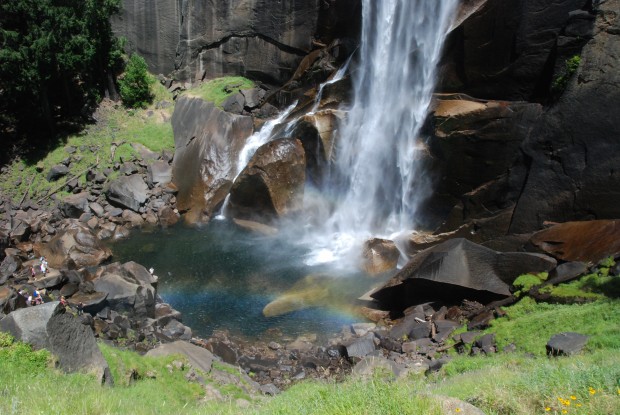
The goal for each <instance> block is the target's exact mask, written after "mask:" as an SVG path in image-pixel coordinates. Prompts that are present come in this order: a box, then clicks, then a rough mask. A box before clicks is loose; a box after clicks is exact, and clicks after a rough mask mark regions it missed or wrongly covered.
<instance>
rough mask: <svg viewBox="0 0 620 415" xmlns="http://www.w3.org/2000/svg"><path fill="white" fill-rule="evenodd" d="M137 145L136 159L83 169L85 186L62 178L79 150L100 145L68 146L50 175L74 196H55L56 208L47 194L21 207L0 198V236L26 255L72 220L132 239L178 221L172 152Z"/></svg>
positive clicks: (56, 235) (107, 235) (106, 235)
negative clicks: (146, 228) (135, 232)
mask: <svg viewBox="0 0 620 415" xmlns="http://www.w3.org/2000/svg"><path fill="white" fill-rule="evenodd" d="M118 145H122V143H120V144H113V151H114V148H115V147H117V146H118ZM132 146H133V147H134V148H135V150H136V152H137V154H138V156H137V157H132V158H131V159H129V160H126V161H124V162H119V163H116V164H115V165H113V166H112V167H111V168H106V169H103V170H99V169H97V168H96V166H92V167H91V168H90V169H88V170H87V171H85V172H84V173H85V177H86V181H85V183H82V184H81V183H80V182H79V181H78V178H77V177H72V178H69V179H63V178H62V177H63V176H62V172H64V171H65V169H66V168H67V166H70V165H71V163H73V162H75V161H77V160H79V159H80V158H81V157H82V156H81V155H80V154H79V153H80V152H90V151H95V152H96V150H97V149H91V148H81V149H79V150H78V149H76V148H74V147H66V148H65V151H66V152H67V153H68V157H67V158H66V159H65V160H64V161H63V163H62V164H60V165H58V166H55V167H52V169H51V170H50V172H49V174H48V178H49V180H52V181H59V182H60V184H61V185H60V186H58V187H57V189H58V190H61V189H62V190H65V191H69V192H71V194H70V195H69V196H65V197H57V195H56V194H51V195H50V196H49V199H51V200H52V206H51V207H50V206H49V200H48V199H47V198H43V199H41V200H38V201H34V200H26V201H25V202H22V203H20V204H18V205H15V204H13V203H11V202H10V201H2V202H0V236H1V239H2V240H3V241H4V243H5V247H6V244H9V243H10V244H11V245H12V246H16V247H17V248H18V249H20V250H21V251H23V252H24V253H26V254H29V253H32V249H33V246H32V244H33V243H35V244H36V243H48V242H51V241H52V239H54V238H57V239H58V238H61V236H59V235H60V234H61V231H62V229H63V228H64V227H66V226H68V224H69V223H71V222H72V219H77V221H78V222H79V223H82V224H84V225H86V226H87V227H88V228H89V229H91V230H92V231H93V232H95V233H96V236H97V238H98V239H101V240H104V239H109V238H114V239H119V238H124V237H127V236H128V234H129V230H130V229H131V228H133V227H139V226H142V225H162V226H170V225H172V224H174V223H176V222H177V220H178V218H179V215H178V212H177V211H176V210H175V203H176V196H175V194H176V189H175V188H174V185H172V184H171V180H172V168H171V165H170V163H171V162H172V154H170V153H169V152H165V151H164V152H163V153H162V154H157V153H154V152H152V151H150V150H148V149H147V148H145V147H144V146H142V145H140V144H133V145H132ZM61 166H62V167H65V169H62V168H61ZM52 173H53V174H52ZM65 174H66V173H65ZM62 180H64V183H63V182H62ZM57 266H58V264H57Z"/></svg>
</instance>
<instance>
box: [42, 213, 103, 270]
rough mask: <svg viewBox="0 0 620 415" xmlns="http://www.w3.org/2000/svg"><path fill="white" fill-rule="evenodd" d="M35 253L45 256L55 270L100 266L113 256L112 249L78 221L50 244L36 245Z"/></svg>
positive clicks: (56, 236)
mask: <svg viewBox="0 0 620 415" xmlns="http://www.w3.org/2000/svg"><path fill="white" fill-rule="evenodd" d="M35 251H36V252H38V254H39V255H40V256H44V257H45V258H46V259H47V261H48V263H49V265H50V266H51V267H53V268H63V267H66V266H67V265H68V264H69V262H71V263H72V264H73V265H74V266H75V267H77V268H81V267H86V266H93V265H99V264H101V263H102V262H103V261H105V260H106V259H108V258H110V257H111V256H112V251H110V248H108V247H106V246H104V245H103V243H101V241H100V240H99V238H97V236H96V235H95V234H94V233H93V232H92V231H91V230H90V229H89V228H88V226H86V225H84V224H81V223H79V222H77V221H74V222H70V223H69V225H68V226H67V227H66V228H65V229H64V230H61V231H59V232H58V234H57V235H55V236H54V237H53V238H52V239H51V240H50V241H49V242H48V243H46V244H40V245H36V247H35Z"/></svg>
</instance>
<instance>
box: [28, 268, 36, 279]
mask: <svg viewBox="0 0 620 415" xmlns="http://www.w3.org/2000/svg"><path fill="white" fill-rule="evenodd" d="M30 276H31V277H32V279H34V278H35V277H36V276H37V272H36V271H35V270H34V266H31V267H30Z"/></svg>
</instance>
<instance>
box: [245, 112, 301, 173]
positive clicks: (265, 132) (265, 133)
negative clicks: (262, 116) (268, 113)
mask: <svg viewBox="0 0 620 415" xmlns="http://www.w3.org/2000/svg"><path fill="white" fill-rule="evenodd" d="M296 106H297V101H295V102H293V104H292V105H290V106H289V107H288V108H287V109H285V110H284V111H282V112H281V113H280V114H279V115H278V117H277V118H274V119H271V120H269V121H267V122H265V124H264V125H263V127H262V128H261V129H260V130H258V131H256V132H255V133H254V134H252V135H251V136H250V137H248V139H247V140H246V141H245V145H244V146H243V149H241V151H240V152H239V159H238V161H237V174H236V175H235V179H236V178H237V176H238V175H239V173H241V171H242V170H243V169H244V168H245V166H247V165H248V163H249V162H250V159H251V158H252V156H253V155H254V153H256V150H258V148H259V147H260V146H262V145H263V144H265V143H267V142H269V141H270V140H271V139H272V136H271V133H272V132H273V129H274V128H276V126H278V125H279V124H281V123H282V122H283V121H284V120H285V119H286V117H288V116H289V114H290V113H291V112H292V111H293V109H295V107H296Z"/></svg>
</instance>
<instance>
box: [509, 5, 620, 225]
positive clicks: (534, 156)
mask: <svg viewBox="0 0 620 415" xmlns="http://www.w3.org/2000/svg"><path fill="white" fill-rule="evenodd" d="M618 11H620V0H608V1H606V2H601V4H600V9H599V10H598V13H597V19H596V28H595V34H594V37H593V38H592V39H591V40H590V41H589V42H588V44H587V45H586V46H585V47H584V49H583V51H582V54H581V65H580V66H579V69H578V70H577V73H576V74H575V76H573V77H572V78H571V80H570V82H569V84H568V87H567V89H566V91H565V92H564V94H563V95H562V96H561V98H560V99H559V101H558V102H557V103H556V104H554V105H553V106H552V107H551V108H550V109H549V110H548V111H547V113H546V114H545V115H544V116H543V118H542V119H541V121H540V123H539V124H538V125H537V126H536V127H535V129H534V131H533V132H532V134H530V137H529V139H528V140H527V141H526V143H524V146H523V151H524V152H525V154H526V155H527V157H528V158H529V161H530V163H531V167H530V170H529V174H528V176H527V181H526V184H525V187H524V188H523V192H522V194H521V197H520V198H519V201H518V204H517V207H516V210H515V213H514V218H513V222H512V226H511V231H513V232H523V231H530V230H534V229H538V228H539V227H540V226H541V225H542V222H543V221H544V220H553V221H568V220H574V219H613V218H618V217H620V186H619V185H618V183H620V172H619V167H618V166H620V153H619V152H618V148H619V147H618V138H619V137H620V126H619V125H618V120H617V114H618V109H619V108H620V39H619V37H620V16H619V13H618Z"/></svg>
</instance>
